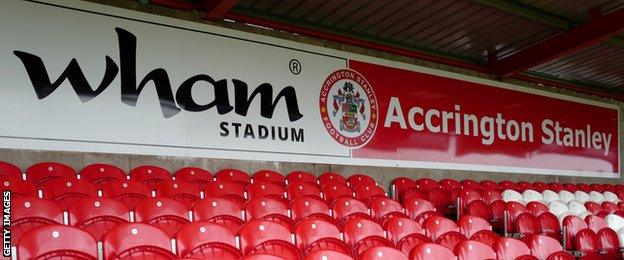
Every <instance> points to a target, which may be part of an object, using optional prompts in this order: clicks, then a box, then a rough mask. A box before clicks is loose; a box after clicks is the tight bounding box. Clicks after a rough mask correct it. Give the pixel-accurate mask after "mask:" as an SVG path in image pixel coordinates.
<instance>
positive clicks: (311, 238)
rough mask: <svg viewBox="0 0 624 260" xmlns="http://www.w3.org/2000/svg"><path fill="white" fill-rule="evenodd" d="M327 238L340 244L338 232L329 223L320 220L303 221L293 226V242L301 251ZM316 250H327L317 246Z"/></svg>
mask: <svg viewBox="0 0 624 260" xmlns="http://www.w3.org/2000/svg"><path fill="white" fill-rule="evenodd" d="M328 238H332V239H335V240H338V241H340V242H342V238H341V237H340V230H339V229H338V227H337V226H336V225H334V224H333V223H331V222H328V221H325V220H322V219H304V220H302V221H300V222H298V223H297V224H296V225H295V241H297V246H298V247H299V249H301V250H303V251H305V249H306V248H307V247H309V246H310V245H312V244H314V243H316V242H317V241H322V240H327V239H328ZM318 244H320V243H318ZM317 249H319V250H325V249H329V248H323V245H319V246H318V248H317Z"/></svg>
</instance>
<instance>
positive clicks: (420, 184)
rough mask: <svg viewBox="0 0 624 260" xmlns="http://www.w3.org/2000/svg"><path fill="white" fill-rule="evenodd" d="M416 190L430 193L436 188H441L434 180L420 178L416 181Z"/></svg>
mask: <svg viewBox="0 0 624 260" xmlns="http://www.w3.org/2000/svg"><path fill="white" fill-rule="evenodd" d="M416 188H418V189H419V190H422V191H424V192H429V191H430V190H432V189H434V188H440V184H439V183H438V182H437V181H436V180H434V179H430V178H420V179H418V180H416Z"/></svg>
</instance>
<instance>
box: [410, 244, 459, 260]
mask: <svg viewBox="0 0 624 260" xmlns="http://www.w3.org/2000/svg"><path fill="white" fill-rule="evenodd" d="M409 258H410V259H411V260H431V259H436V260H454V259H455V254H453V251H451V250H449V249H448V248H446V247H444V246H441V245H438V244H433V243H424V244H420V245H418V246H416V247H415V248H414V249H413V250H412V252H410V256H409Z"/></svg>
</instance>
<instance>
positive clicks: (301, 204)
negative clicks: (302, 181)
mask: <svg viewBox="0 0 624 260" xmlns="http://www.w3.org/2000/svg"><path fill="white" fill-rule="evenodd" d="M290 214H291V218H292V219H293V221H295V222H297V221H299V220H302V219H304V218H317V219H323V220H327V221H329V222H332V223H337V222H336V221H335V220H334V219H333V218H332V217H331V216H330V211H329V206H328V205H327V203H326V202H325V201H324V200H322V199H321V198H318V197H301V198H298V199H295V200H293V201H292V202H291V203H290Z"/></svg>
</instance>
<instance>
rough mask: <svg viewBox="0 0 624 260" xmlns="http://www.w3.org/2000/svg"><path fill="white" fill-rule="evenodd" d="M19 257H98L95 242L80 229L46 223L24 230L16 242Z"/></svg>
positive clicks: (93, 259)
mask: <svg viewBox="0 0 624 260" xmlns="http://www.w3.org/2000/svg"><path fill="white" fill-rule="evenodd" d="M17 257H18V258H19V259H85V260H86V259H90V260H91V259H92V260H95V259H97V257H98V253H97V244H96V242H95V240H94V239H93V237H92V236H91V235H89V233H87V232H84V231H82V230H80V229H77V228H73V227H69V226H62V225H48V226H42V227H38V228H36V229H32V230H30V231H28V232H26V233H25V234H24V235H23V236H22V237H21V238H20V240H19V242H18V243H17Z"/></svg>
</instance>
